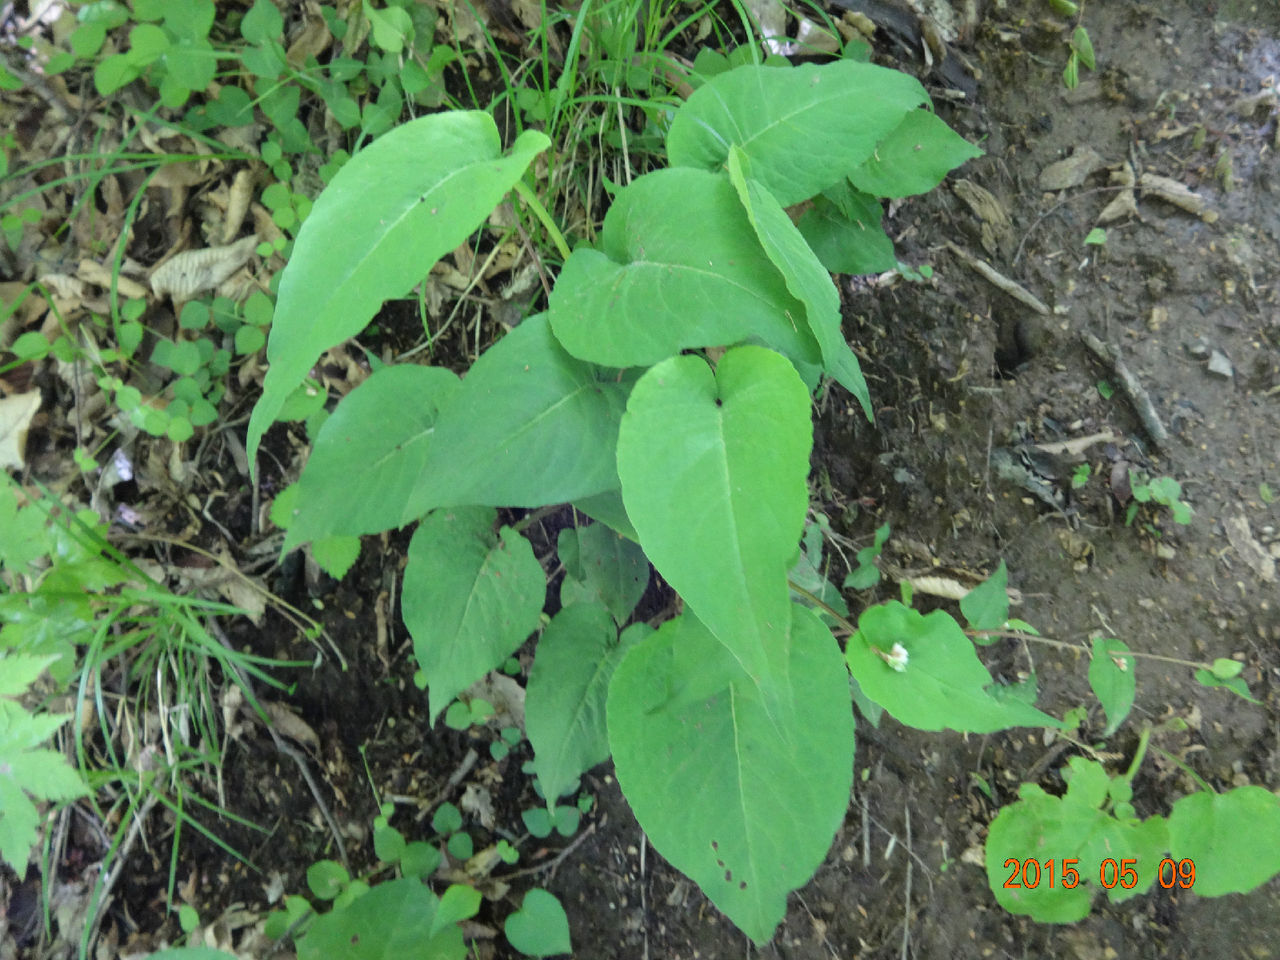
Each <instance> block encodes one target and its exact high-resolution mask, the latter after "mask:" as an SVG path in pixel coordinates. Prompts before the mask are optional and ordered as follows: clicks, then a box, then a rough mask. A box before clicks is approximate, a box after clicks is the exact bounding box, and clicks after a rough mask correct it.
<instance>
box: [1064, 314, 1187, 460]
mask: <svg viewBox="0 0 1280 960" xmlns="http://www.w3.org/2000/svg"><path fill="white" fill-rule="evenodd" d="M1080 339H1081V340H1083V341H1084V345H1085V346H1086V347H1088V348H1089V351H1090V352H1091V353H1092V354H1093V355H1094V356H1095V357H1097V358H1098V359H1099V360H1101V361H1102V362H1103V363H1105V364H1107V365H1108V366H1109V367H1111V369H1112V370H1113V371H1115V375H1116V379H1117V380H1119V381H1120V389H1122V390H1123V391H1124V393H1125V396H1127V397H1128V398H1129V402H1130V403H1131V404H1133V409H1134V412H1135V413H1137V414H1138V419H1139V420H1141V421H1142V425H1143V426H1144V427H1145V428H1146V430H1147V434H1148V435H1149V436H1150V437H1151V441H1152V442H1153V443H1154V444H1155V445H1156V446H1157V447H1168V445H1169V431H1168V430H1166V429H1165V428H1164V424H1163V423H1162V422H1161V420H1160V414H1158V413H1157V412H1156V408H1155V405H1154V404H1153V403H1152V402H1151V397H1150V396H1149V395H1148V394H1147V391H1146V390H1144V389H1143V387H1142V384H1141V383H1139V382H1138V378H1137V377H1135V376H1134V375H1133V372H1132V371H1131V370H1130V369H1129V368H1128V367H1127V366H1126V365H1125V362H1124V361H1123V360H1121V359H1120V351H1119V350H1117V349H1116V348H1115V347H1113V346H1111V345H1110V344H1106V343H1103V342H1102V341H1101V340H1099V339H1098V338H1097V337H1095V336H1094V335H1093V334H1091V333H1082V334H1080Z"/></svg>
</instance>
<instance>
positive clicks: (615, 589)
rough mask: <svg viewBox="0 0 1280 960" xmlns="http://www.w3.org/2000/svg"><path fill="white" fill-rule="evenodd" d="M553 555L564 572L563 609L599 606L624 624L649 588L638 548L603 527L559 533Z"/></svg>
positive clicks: (645, 564)
mask: <svg viewBox="0 0 1280 960" xmlns="http://www.w3.org/2000/svg"><path fill="white" fill-rule="evenodd" d="M556 555H557V556H558V557H559V558H560V562H561V563H563V564H564V570H565V574H564V580H563V581H562V582H561V584H560V605H561V606H562V607H568V606H571V605H572V604H575V603H601V604H604V606H605V607H607V608H608V610H609V612H610V613H611V614H613V619H614V620H616V621H617V622H618V623H619V624H623V623H626V621H627V618H628V617H630V616H631V611H632V610H634V609H635V605H636V604H637V603H639V602H640V598H641V597H642V596H644V591H645V588H646V587H647V586H648V585H649V561H648V559H647V558H646V557H645V555H644V551H643V550H642V549H640V545H639V544H638V543H636V542H634V541H632V540H628V539H626V538H625V537H622V536H619V535H618V534H617V533H616V532H614V531H613V530H611V529H610V528H609V527H608V526H606V525H605V524H603V523H593V524H589V525H588V526H585V527H573V528H566V529H564V530H561V531H560V535H559V537H558V538H557V540H556Z"/></svg>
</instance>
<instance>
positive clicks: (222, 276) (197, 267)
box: [151, 234, 258, 301]
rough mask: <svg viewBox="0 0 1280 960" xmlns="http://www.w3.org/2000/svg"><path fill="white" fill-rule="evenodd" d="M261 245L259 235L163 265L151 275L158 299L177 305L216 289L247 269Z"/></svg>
mask: <svg viewBox="0 0 1280 960" xmlns="http://www.w3.org/2000/svg"><path fill="white" fill-rule="evenodd" d="M257 245H258V237H257V235H256V234H250V235H249V236H247V237H245V238H244V239H243V240H237V241H236V242H235V243H232V244H229V245H227V246H225V247H206V248H205V249H203V250H188V251H186V252H185V253H180V254H178V255H177V256H175V257H174V258H173V259H171V260H169V261H168V262H166V263H163V264H161V265H160V266H159V267H158V268H157V269H156V271H155V273H153V274H152V275H151V289H152V290H154V291H155V294H156V296H158V297H163V296H164V295H165V294H168V295H169V296H170V297H172V298H173V299H174V300H175V301H182V300H190V299H191V298H193V297H196V296H199V295H200V294H202V293H204V292H205V291H208V290H214V289H217V287H218V286H219V285H220V284H221V283H222V282H223V281H225V280H227V279H228V278H229V277H230V276H231V275H232V274H233V273H235V272H236V271H237V270H239V269H240V268H241V267H242V266H244V264H245V262H246V261H247V260H248V259H249V257H251V256H252V255H253V251H254V248H255V247H256V246H257Z"/></svg>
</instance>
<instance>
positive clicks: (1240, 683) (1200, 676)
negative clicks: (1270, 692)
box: [1195, 668, 1259, 703]
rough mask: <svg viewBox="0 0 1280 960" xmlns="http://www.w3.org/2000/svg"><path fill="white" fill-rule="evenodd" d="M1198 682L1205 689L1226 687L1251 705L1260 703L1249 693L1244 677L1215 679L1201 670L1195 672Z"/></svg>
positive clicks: (1206, 671)
mask: <svg viewBox="0 0 1280 960" xmlns="http://www.w3.org/2000/svg"><path fill="white" fill-rule="evenodd" d="M1195 678H1196V682H1197V683H1199V684H1200V685H1201V686H1205V687H1226V688H1227V689H1228V690H1230V691H1231V692H1232V693H1234V694H1235V695H1236V696H1237V697H1242V698H1243V699H1245V700H1248V701H1249V702H1250V703H1258V702H1259V701H1258V700H1256V699H1255V698H1254V697H1253V695H1252V694H1251V693H1249V685H1248V684H1247V683H1245V682H1244V678H1243V677H1231V678H1230V679H1227V680H1223V679H1220V678H1218V677H1215V676H1214V675H1213V674H1212V673H1211V672H1209V671H1208V670H1205V669H1204V668H1201V669H1199V670H1197V671H1196V672H1195Z"/></svg>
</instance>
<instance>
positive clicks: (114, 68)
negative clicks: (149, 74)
mask: <svg viewBox="0 0 1280 960" xmlns="http://www.w3.org/2000/svg"><path fill="white" fill-rule="evenodd" d="M139 73H141V68H140V67H136V66H134V64H133V61H132V60H130V59H129V55H128V54H127V53H114V54H112V55H111V56H109V57H103V58H102V59H101V60H99V61H98V65H97V66H96V67H94V68H93V85H94V86H95V87H96V88H97V90H98V93H99V94H101V95H102V96H104V97H106V96H110V95H111V94H113V93H115V92H116V91H117V90H119V89H120V88H121V87H123V86H124V85H125V84H128V83H131V82H133V81H134V80H136V79H137V78H138V75H139Z"/></svg>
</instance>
